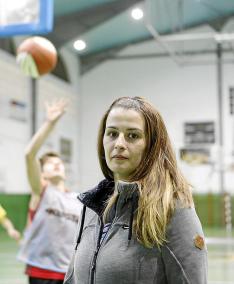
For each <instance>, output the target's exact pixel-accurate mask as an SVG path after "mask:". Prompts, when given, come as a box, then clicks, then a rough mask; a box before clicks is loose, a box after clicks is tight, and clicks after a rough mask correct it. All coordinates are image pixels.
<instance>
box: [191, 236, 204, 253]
mask: <svg viewBox="0 0 234 284" xmlns="http://www.w3.org/2000/svg"><path fill="white" fill-rule="evenodd" d="M194 245H195V247H197V248H199V249H201V250H202V249H204V247H205V241H204V238H203V237H202V236H200V235H196V236H195V237H194Z"/></svg>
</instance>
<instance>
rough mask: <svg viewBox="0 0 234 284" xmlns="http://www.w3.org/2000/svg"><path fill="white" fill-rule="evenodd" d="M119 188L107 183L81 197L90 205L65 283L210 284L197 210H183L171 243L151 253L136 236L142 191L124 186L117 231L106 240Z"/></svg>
mask: <svg viewBox="0 0 234 284" xmlns="http://www.w3.org/2000/svg"><path fill="white" fill-rule="evenodd" d="M113 190H114V183H113V182H110V181H107V180H104V181H102V182H101V183H100V184H99V185H98V186H97V187H96V188H94V189H93V190H91V191H88V192H86V193H82V194H81V195H80V196H79V199H80V201H81V202H82V203H83V204H84V209H83V215H82V219H81V221H80V225H79V233H78V239H77V245H76V248H75V251H74V254H73V257H72V261H71V263H70V266H69V269H68V272H67V274H66V278H65V282H64V284H94V283H95V284H206V283H207V250H206V246H205V244H204V235H203V232H202V227H201V224H200V221H199V219H198V217H197V214H196V212H195V209H194V208H179V207H178V208H177V209H176V210H175V212H174V215H173V216H172V218H171V221H170V223H169V225H168V228H167V241H168V242H167V243H166V244H165V245H163V246H162V247H161V248H160V249H158V248H157V247H154V248H146V247H144V246H143V245H142V244H141V243H139V242H138V241H137V240H136V238H135V237H134V234H133V235H132V221H133V215H134V212H135V211H136V209H137V203H138V195H137V189H134V188H133V187H129V186H122V187H121V186H120V188H118V190H119V197H118V200H117V202H116V205H115V208H114V210H112V213H110V215H111V214H112V216H110V220H111V226H110V227H109V230H108V233H107V234H106V236H105V238H104V240H102V241H101V236H102V230H103V223H102V221H101V215H102V211H103V208H104V206H105V202H106V200H107V198H108V196H109V195H110V194H112V193H113Z"/></svg>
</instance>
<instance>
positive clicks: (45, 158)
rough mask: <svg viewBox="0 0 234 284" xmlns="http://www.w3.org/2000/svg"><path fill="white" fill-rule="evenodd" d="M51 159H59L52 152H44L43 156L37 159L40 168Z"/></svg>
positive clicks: (56, 154) (58, 156)
mask: <svg viewBox="0 0 234 284" xmlns="http://www.w3.org/2000/svg"><path fill="white" fill-rule="evenodd" d="M51 157H55V158H60V159H61V157H60V155H59V154H58V153H56V152H53V151H50V152H46V153H45V154H43V155H42V156H41V157H40V159H39V162H40V165H41V168H42V167H43V166H44V164H45V163H46V162H47V160H48V159H49V158H51Z"/></svg>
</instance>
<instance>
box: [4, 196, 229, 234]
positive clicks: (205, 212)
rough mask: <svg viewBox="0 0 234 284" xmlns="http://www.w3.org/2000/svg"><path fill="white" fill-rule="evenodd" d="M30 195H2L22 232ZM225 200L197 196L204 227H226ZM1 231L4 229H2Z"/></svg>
mask: <svg viewBox="0 0 234 284" xmlns="http://www.w3.org/2000/svg"><path fill="white" fill-rule="evenodd" d="M29 199H30V195H29V194H0V204H1V205H2V206H3V207H4V208H5V210H6V211H7V215H8V217H9V219H10V220H11V221H12V222H13V224H14V225H15V227H16V228H17V229H18V230H20V231H22V230H23V229H24V227H25V224H26V219H27V210H28V202H29ZM222 200H223V198H221V195H218V194H199V195H198V194H196V195H194V201H195V206H196V210H197V213H198V216H199V218H200V220H201V223H202V225H203V227H207V228H213V227H214V228H221V227H224V213H223V208H224V205H223V202H222ZM232 223H233V225H234V196H233V197H232ZM0 230H2V228H1V227H0Z"/></svg>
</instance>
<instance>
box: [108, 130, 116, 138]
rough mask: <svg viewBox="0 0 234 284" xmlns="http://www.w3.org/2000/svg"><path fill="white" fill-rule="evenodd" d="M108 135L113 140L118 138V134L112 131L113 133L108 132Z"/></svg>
mask: <svg viewBox="0 0 234 284" xmlns="http://www.w3.org/2000/svg"><path fill="white" fill-rule="evenodd" d="M107 135H108V136H110V137H112V138H115V137H117V135H118V133H117V132H115V131H111V132H108V134H107Z"/></svg>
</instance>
